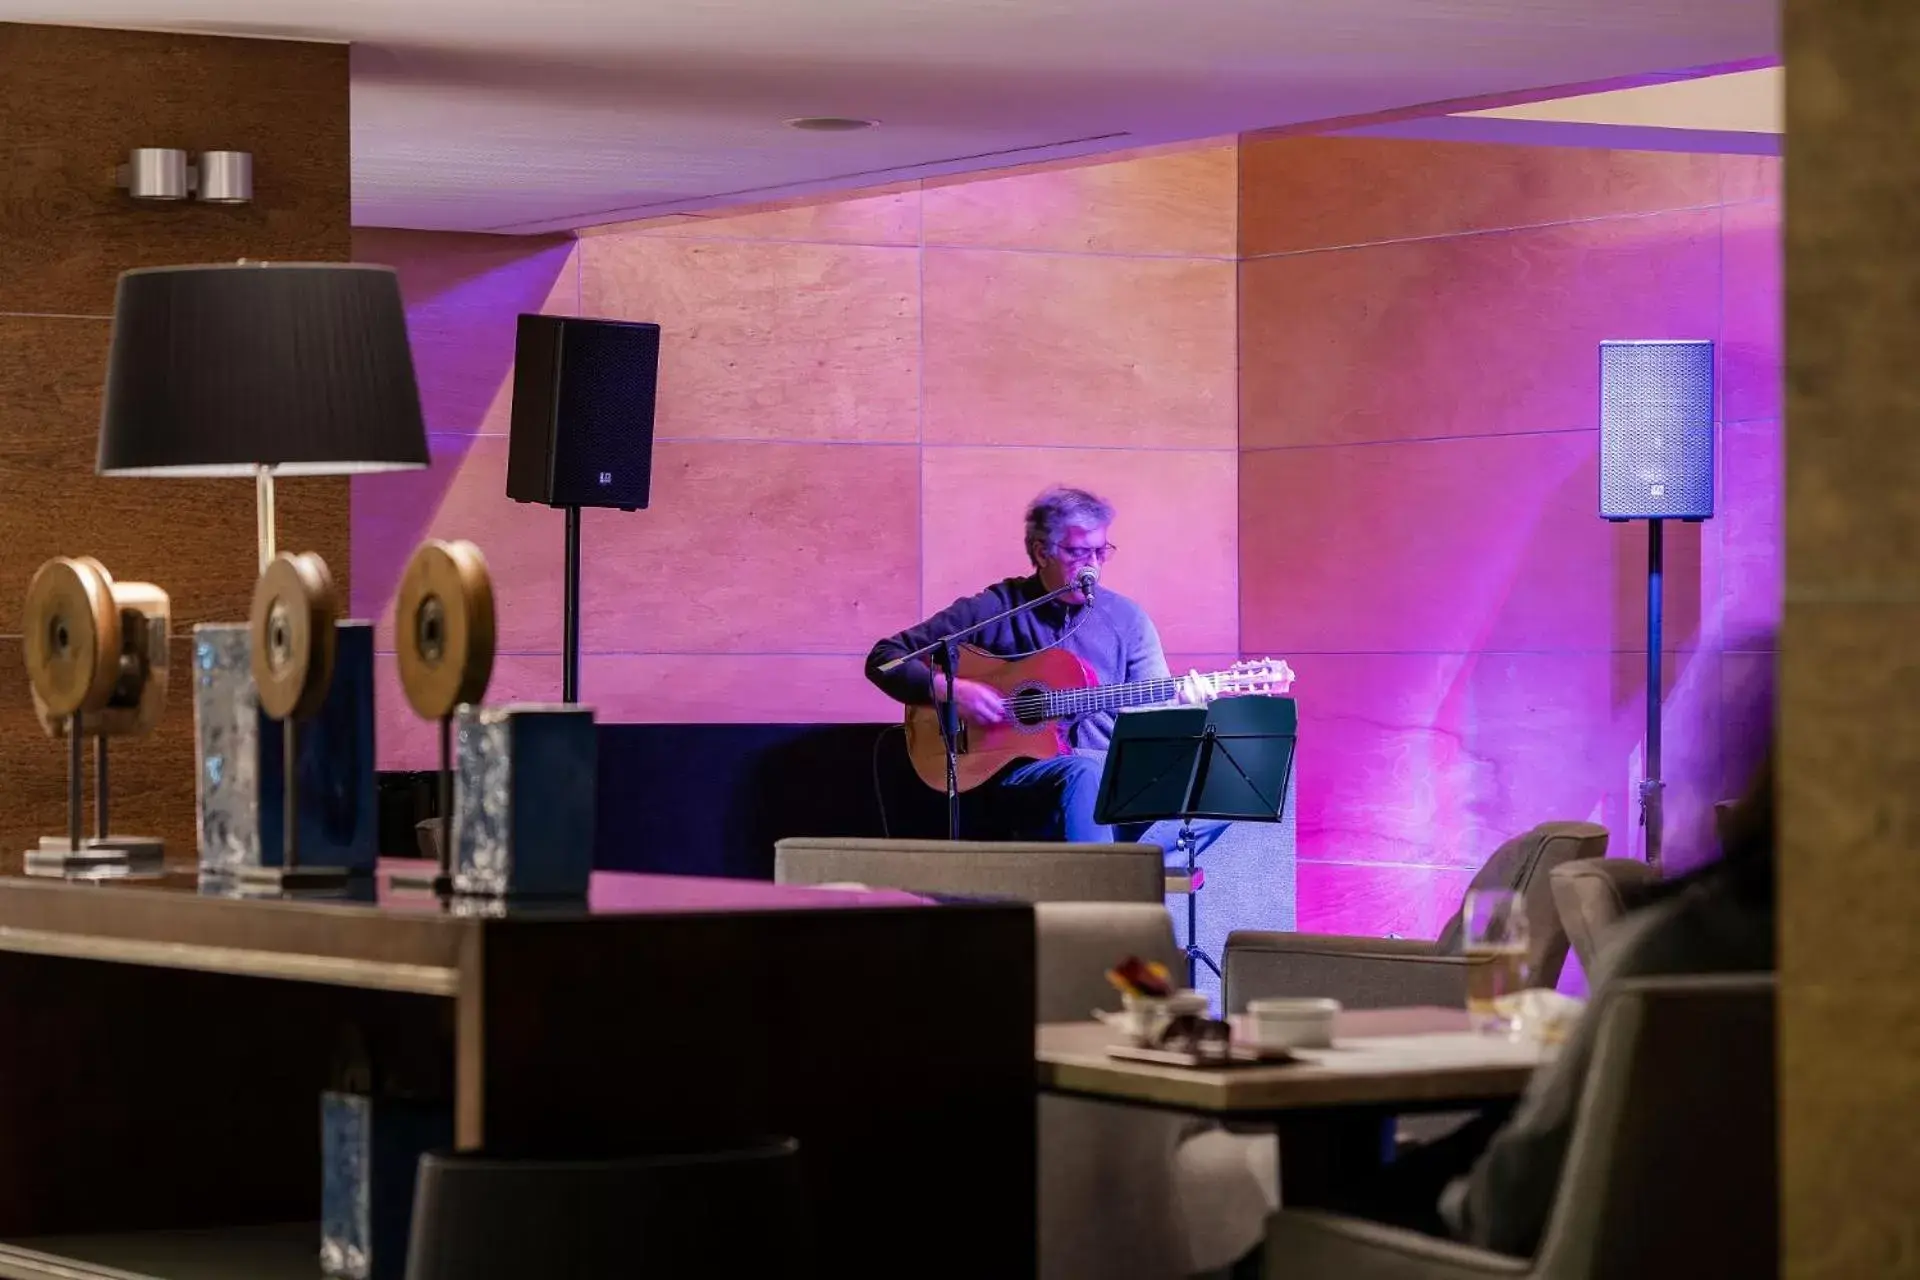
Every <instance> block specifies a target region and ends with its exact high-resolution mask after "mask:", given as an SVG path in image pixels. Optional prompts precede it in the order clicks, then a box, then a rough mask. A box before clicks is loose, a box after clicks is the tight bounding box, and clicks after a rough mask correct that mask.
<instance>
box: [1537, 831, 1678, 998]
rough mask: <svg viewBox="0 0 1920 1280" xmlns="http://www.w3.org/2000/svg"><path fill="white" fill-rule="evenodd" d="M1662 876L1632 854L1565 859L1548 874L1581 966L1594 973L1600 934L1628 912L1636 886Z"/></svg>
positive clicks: (1555, 899)
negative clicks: (1630, 899)
mask: <svg viewBox="0 0 1920 1280" xmlns="http://www.w3.org/2000/svg"><path fill="white" fill-rule="evenodd" d="M1659 878H1660V873H1659V872H1658V871H1655V870H1654V869H1653V868H1652V867H1649V866H1648V865H1647V864H1646V863H1644V862H1638V861H1636V860H1634V859H1632V858H1590V859H1587V860H1585V861H1581V862H1567V863H1562V864H1561V865H1560V866H1557V867H1555V868H1554V869H1553V874H1552V875H1550V876H1549V877H1548V880H1549V881H1550V882H1551V884H1552V887H1553V903H1554V909H1555V910H1556V911H1558V912H1559V915H1560V924H1561V927H1562V928H1564V929H1565V930H1566V933H1567V940H1568V941H1569V942H1570V943H1572V944H1573V954H1574V955H1576V956H1578V957H1580V968H1581V969H1582V971H1584V972H1586V973H1589V974H1591V973H1592V972H1593V961H1594V957H1595V956H1597V955H1598V954H1599V953H1600V935H1601V934H1603V933H1605V932H1606V931H1607V929H1608V928H1609V927H1610V926H1611V925H1612V924H1613V922H1614V921H1615V920H1618V919H1619V918H1620V917H1621V916H1622V915H1624V914H1626V910H1627V900H1628V899H1629V898H1630V897H1631V896H1632V894H1633V892H1634V890H1636V889H1638V888H1639V887H1640V886H1642V885H1645V884H1650V883H1652V882H1653V881H1655V880H1658V879H1659Z"/></svg>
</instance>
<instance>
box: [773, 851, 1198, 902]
mask: <svg viewBox="0 0 1920 1280" xmlns="http://www.w3.org/2000/svg"><path fill="white" fill-rule="evenodd" d="M1165 858H1166V854H1165V853H1164V852H1163V851H1162V850H1161V848H1160V846H1159V845H1153V844H1136V843H1127V844H1060V843H1037V842H1036V843H1026V842H1019V841H997V840H874V839H853V838H847V839H834V838H826V837H816V836H806V837H801V836H795V837H791V838H789V839H785V840H781V841H779V842H778V843H776V844H775V845H774V847H773V878H774V880H775V881H777V882H779V883H781V884H864V885H870V886H872V887H874V888H876V889H901V890H904V891H906V892H908V893H927V894H954V895H962V896H965V895H972V896H978V897H996V898H1012V899H1015V900H1016V901H1020V902H1154V903H1164V902H1165V901H1166V891H1167V890H1166V866H1165V861H1164V860H1165Z"/></svg>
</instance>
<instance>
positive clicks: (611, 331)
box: [507, 316, 660, 511]
mask: <svg viewBox="0 0 1920 1280" xmlns="http://www.w3.org/2000/svg"><path fill="white" fill-rule="evenodd" d="M513 359H514V365H513V426H512V432H513V435H512V439H511V440H510V441H509V443H508V447H507V496H508V497H509V498H512V499H513V500H514V501H515V502H541V503H545V504H546V505H548V506H550V507H618V508H619V509H621V510H622V511H635V510H638V509H639V508H641V507H644V506H646V505H647V499H648V497H649V496H650V494H651V492H652V487H653V401H654V390H655V386H656V384H657V382H658V380H659V373H660V326H659V325H657V324H640V323H634V322H629V321H624V320H581V319H576V318H573V317H570V316H521V317H520V328H519V332H518V334H517V335H516V337H515V341H514V350H513Z"/></svg>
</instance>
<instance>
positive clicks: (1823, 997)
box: [1727, 0, 1920, 1280]
mask: <svg viewBox="0 0 1920 1280" xmlns="http://www.w3.org/2000/svg"><path fill="white" fill-rule="evenodd" d="M1785 9H1786V55H1787V56H1786V65H1787V80H1788V87H1787V140H1788V149H1787V171H1786V172H1787V178H1786V273H1787V274H1786V281H1787V288H1786V314H1787V421H1788V423H1789V426H1790V431H1789V434H1788V438H1787V498H1786V503H1787V584H1786V586H1787V605H1786V622H1785V628H1784V631H1783V635H1782V639H1781V684H1780V703H1781V705H1780V756H1779V766H1780V772H1779V783H1780V796H1781V806H1780V813H1781V819H1782V824H1783V825H1782V845H1781V853H1782V881H1781V893H1782V901H1781V910H1782V922H1781V1041H1782V1043H1781V1068H1782V1073H1781V1083H1780V1090H1781V1120H1782V1139H1781V1142H1782V1151H1781V1167H1782V1170H1783V1174H1782V1177H1783V1195H1784V1201H1783V1216H1784V1226H1783V1229H1784V1235H1785V1266H1784V1273H1785V1274H1786V1275H1788V1276H1792V1277H1821V1278H1822V1280H1825V1278H1826V1277H1855V1276H1858V1277H1869V1276H1873V1277H1878V1276H1893V1275H1906V1274H1912V1272H1913V1269H1914V1268H1915V1266H1916V1265H1920V1264H1916V1261H1915V1255H1916V1250H1920V1243H1917V1237H1920V1208H1916V1203H1915V1199H1914V1187H1915V1186H1916V1185H1920V787H1916V785H1915V782H1916V779H1920V146H1916V143H1915V138H1916V131H1917V130H1920V77H1916V76H1915V74H1914V70H1913V69H1914V67H1915V66H1916V65H1920V11H1916V10H1913V9H1910V8H1906V7H1902V6H1898V5H1886V4H1883V3H1880V0H1787V3H1786V6H1785ZM1727 1069H1728V1070H1730V1071H1731V1070H1738V1069H1739V1068H1738V1065H1737V1064H1734V1063H1728V1064H1727Z"/></svg>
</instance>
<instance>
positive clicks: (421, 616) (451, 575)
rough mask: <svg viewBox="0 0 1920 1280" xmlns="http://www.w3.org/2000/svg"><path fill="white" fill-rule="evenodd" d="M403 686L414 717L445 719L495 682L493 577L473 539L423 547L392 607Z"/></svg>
mask: <svg viewBox="0 0 1920 1280" xmlns="http://www.w3.org/2000/svg"><path fill="white" fill-rule="evenodd" d="M393 629H394V648H395V649H397V650H398V651H399V658H400V684H401V687H402V688H404V689H405V690H406V691H407V701H408V702H410V703H412V704H413V710H414V712H415V714H417V715H419V716H420V717H421V718H422V719H425V720H444V719H446V718H447V717H448V716H451V715H452V714H453V713H454V711H455V709H456V708H458V707H460V706H461V705H462V704H463V703H475V702H479V701H480V699H481V698H483V697H485V696H486V692H487V682H488V681H489V680H490V679H492V677H493V643H494V624H493V580H492V578H491V577H490V576H489V575H488V573H487V562H486V559H485V558H484V557H483V556H481V554H480V548H478V547H476V546H474V545H473V544H472V543H471V542H440V541H437V540H436V541H430V542H423V543H421V544H420V547H419V549H418V550H416V551H415V552H414V553H413V559H411V560H409V561H408V562H407V569H406V572H405V573H404V574H402V575H401V577H400V592H399V597H398V598H397V599H396V600H395V601H394V606H393Z"/></svg>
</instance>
